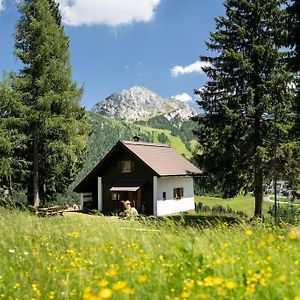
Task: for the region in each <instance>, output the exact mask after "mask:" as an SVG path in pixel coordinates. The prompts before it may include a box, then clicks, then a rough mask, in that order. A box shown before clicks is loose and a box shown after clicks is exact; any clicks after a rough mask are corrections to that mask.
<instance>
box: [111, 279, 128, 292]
mask: <svg viewBox="0 0 300 300" xmlns="http://www.w3.org/2000/svg"><path fill="white" fill-rule="evenodd" d="M126 286H127V281H118V282H116V283H115V284H113V286H112V288H113V290H121V289H124V288H125V287H126Z"/></svg>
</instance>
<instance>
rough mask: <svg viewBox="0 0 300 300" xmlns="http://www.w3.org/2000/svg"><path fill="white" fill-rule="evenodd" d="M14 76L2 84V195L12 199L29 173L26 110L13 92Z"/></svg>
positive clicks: (0, 153)
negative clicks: (24, 153)
mask: <svg viewBox="0 0 300 300" xmlns="http://www.w3.org/2000/svg"><path fill="white" fill-rule="evenodd" d="M13 80H14V74H13V73H10V74H4V76H3V80H2V82H0V193H4V192H5V191H6V192H8V193H6V194H8V195H10V196H12V193H13V191H15V190H17V189H18V188H22V186H21V185H20V184H21V182H22V180H23V179H24V177H25V175H26V171H27V165H28V163H27V161H26V160H25V159H24V158H23V155H22V154H23V152H24V150H25V149H26V135H25V134H24V133H23V131H24V128H25V126H26V122H25V121H24V118H23V116H24V113H25V111H26V110H25V109H26V108H25V107H24V105H23V104H22V102H21V101H20V100H21V99H20V97H18V95H17V94H16V93H15V92H14V90H13Z"/></svg>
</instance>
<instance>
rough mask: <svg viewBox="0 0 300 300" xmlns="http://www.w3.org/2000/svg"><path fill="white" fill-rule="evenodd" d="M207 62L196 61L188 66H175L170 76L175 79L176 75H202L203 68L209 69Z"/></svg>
mask: <svg viewBox="0 0 300 300" xmlns="http://www.w3.org/2000/svg"><path fill="white" fill-rule="evenodd" d="M209 66H210V64H209V63H207V62H202V61H196V62H194V63H193V64H191V65H188V66H185V67H183V66H175V67H173V68H172V69H171V75H172V76H173V77H177V76H178V75H185V74H190V73H203V67H209Z"/></svg>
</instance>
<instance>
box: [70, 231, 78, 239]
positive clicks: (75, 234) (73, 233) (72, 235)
mask: <svg viewBox="0 0 300 300" xmlns="http://www.w3.org/2000/svg"><path fill="white" fill-rule="evenodd" d="M68 236H69V237H73V238H78V237H79V232H77V231H72V232H69V233H68Z"/></svg>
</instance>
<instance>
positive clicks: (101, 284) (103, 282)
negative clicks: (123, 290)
mask: <svg viewBox="0 0 300 300" xmlns="http://www.w3.org/2000/svg"><path fill="white" fill-rule="evenodd" d="M98 285H99V286H101V287H106V286H108V281H107V280H103V279H102V280H100V281H99V282H98Z"/></svg>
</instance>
